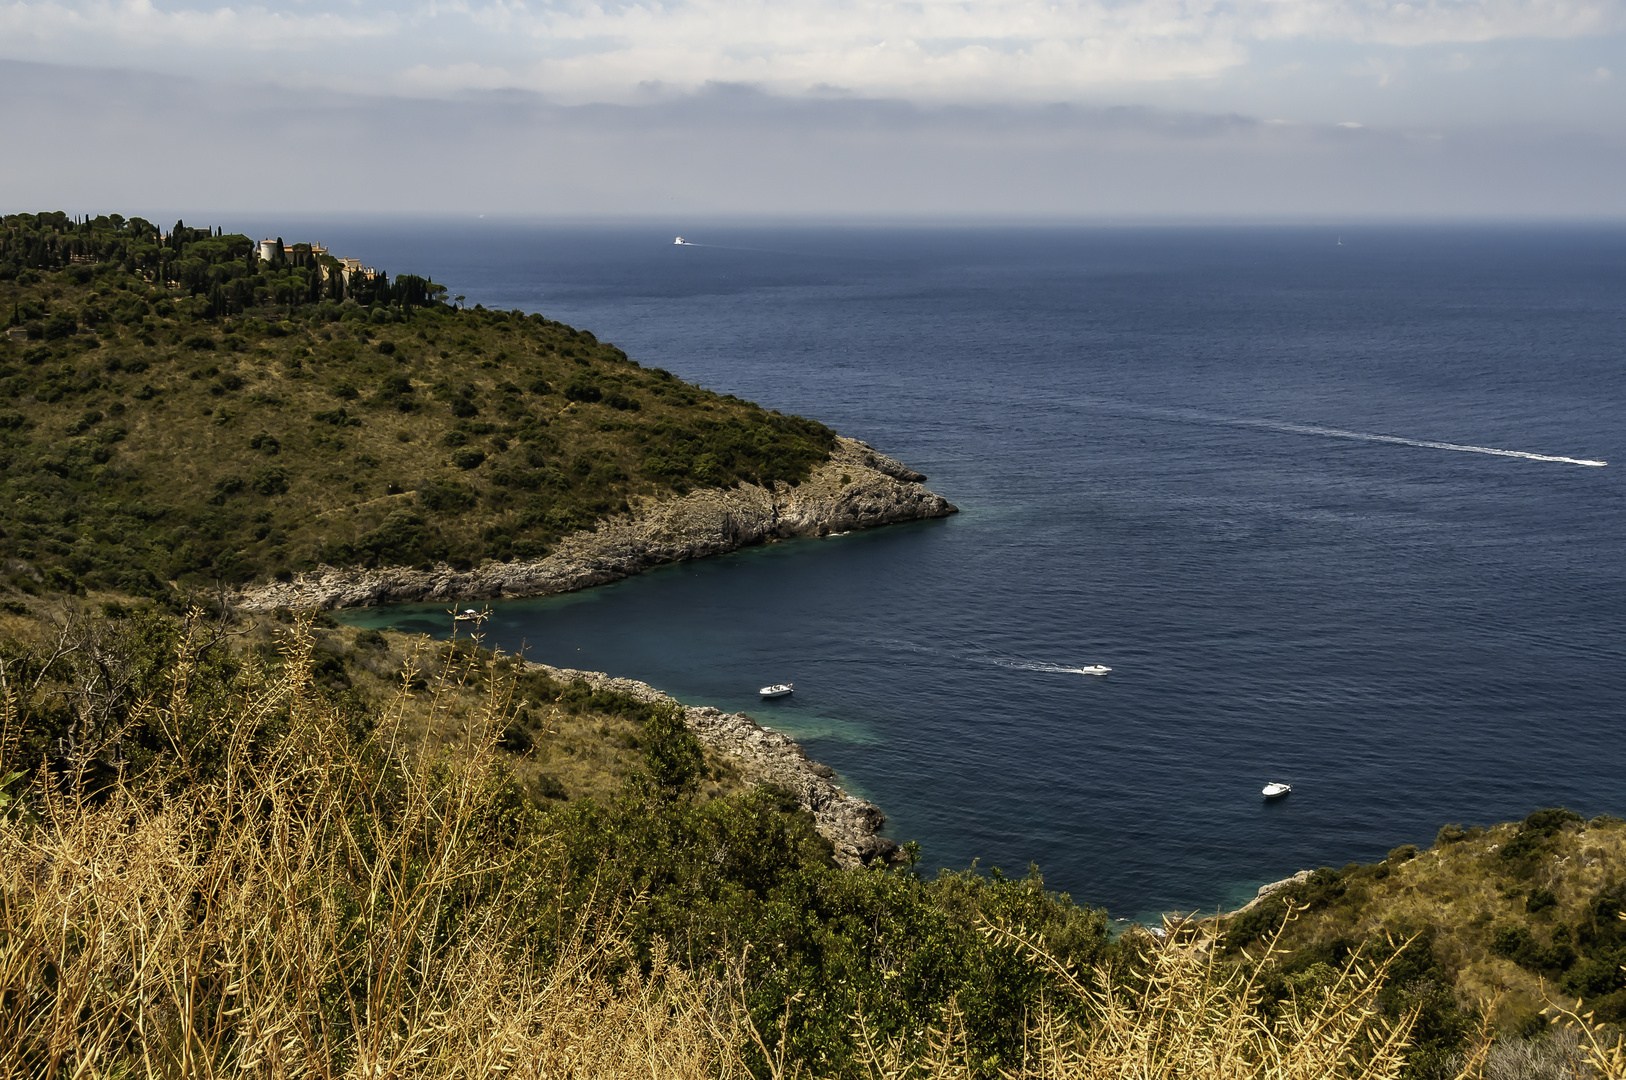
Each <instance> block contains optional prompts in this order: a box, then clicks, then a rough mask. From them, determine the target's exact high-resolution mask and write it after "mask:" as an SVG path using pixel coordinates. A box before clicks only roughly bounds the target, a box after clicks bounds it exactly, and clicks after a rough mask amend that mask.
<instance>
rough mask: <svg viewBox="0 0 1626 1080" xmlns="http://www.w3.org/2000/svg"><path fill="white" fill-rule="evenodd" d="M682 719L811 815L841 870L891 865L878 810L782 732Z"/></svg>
mask: <svg viewBox="0 0 1626 1080" xmlns="http://www.w3.org/2000/svg"><path fill="white" fill-rule="evenodd" d="M528 666H529V667H530V668H531V669H532V670H535V671H541V672H545V673H546V674H547V675H548V676H549V677H550V678H552V679H555V680H557V681H559V682H563V683H569V682H573V681H574V680H576V679H582V680H585V681H586V682H587V684H588V686H590V687H592V688H593V689H594V690H607V691H610V692H613V693H617V694H625V695H627V696H628V697H632V698H635V699H637V700H639V701H646V702H662V703H664V702H672V703H673V704H680V703H678V702H677V701H676V699H675V698H673V697H672V696H671V695H670V694H667V693H665V692H664V691H661V690H657V689H655V688H654V687H653V686H650V685H649V684H648V683H642V682H638V681H637V680H635V679H622V678H617V677H615V676H613V675H606V674H605V673H604V672H602V671H576V670H573V669H571V668H556V667H552V666H551V665H548V664H537V663H531V664H529V665H528ZM682 708H683V713H684V720H685V721H686V722H687V724H688V725H689V730H690V731H693V732H694V734H695V737H696V738H698V739H699V740H700V741H701V742H702V743H703V744H705V745H706V746H708V747H711V748H712V749H714V750H716V751H718V752H719V753H722V754H726V755H727V756H729V757H730V758H732V759H734V761H735V763H736V764H737V765H738V766H739V769H740V773H741V775H742V776H743V777H744V779H745V781H746V782H747V783H750V784H763V783H772V784H778V785H779V786H780V787H783V788H786V789H787V790H789V791H791V792H792V793H793V794H794V795H795V796H796V801H797V803H798V804H799V805H800V806H801V808H802V809H803V810H806V811H808V812H809V813H811V814H812V815H813V822H814V826H815V827H816V828H817V829H818V831H819V834H820V835H821V836H823V837H825V838H826V839H827V840H829V841H830V842H831V843H832V844H833V845H835V858H836V862H837V863H838V864H839V865H841V866H842V867H845V868H847V869H853V868H856V867H860V866H870V865H874V864H877V863H880V864H886V863H890V862H897V861H899V859H900V858H901V850H900V849H899V847H898V845H897V844H895V843H893V842H892V841H891V840H888V839H886V838H885V837H883V836H877V835H876V834H877V833H878V832H880V830H881V827H882V826H884V825H885V824H886V815H885V814H883V813H882V812H881V808H880V807H878V806H876V805H875V804H874V803H872V802H870V801H868V800H867V799H860V798H856V797H855V796H852V795H849V794H848V793H847V792H846V791H844V790H842V788H841V786H840V785H839V784H837V783H836V782H835V775H836V774H835V770H834V769H832V768H830V767H829V766H828V765H821V764H819V763H818V762H816V761H812V760H809V758H808V756H807V753H806V752H805V751H804V750H803V749H802V747H801V745H800V744H798V743H797V742H796V740H795V739H792V738H791V737H790V736H788V735H786V734H784V733H783V732H779V731H774V730H773V729H772V728H765V727H763V726H762V725H761V724H758V723H757V722H756V721H755V720H753V719H751V717H749V716H747V715H746V714H745V713H725V712H722V711H721V710H719V709H714V708H711V707H710V706H705V705H698V706H697V705H683V706H682Z"/></svg>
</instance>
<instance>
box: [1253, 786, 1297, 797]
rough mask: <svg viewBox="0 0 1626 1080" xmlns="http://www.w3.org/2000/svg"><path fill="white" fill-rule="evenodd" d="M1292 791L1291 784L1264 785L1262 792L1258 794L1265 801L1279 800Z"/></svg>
mask: <svg viewBox="0 0 1626 1080" xmlns="http://www.w3.org/2000/svg"><path fill="white" fill-rule="evenodd" d="M1292 790H1293V785H1292V784H1266V785H1265V789H1264V791H1262V792H1260V794H1262V795H1263V796H1264V797H1265V798H1267V799H1279V798H1281V797H1282V796H1283V795H1286V794H1287V793H1288V792H1289V791H1292Z"/></svg>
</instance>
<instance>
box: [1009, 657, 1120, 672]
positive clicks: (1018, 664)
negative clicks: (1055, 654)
mask: <svg viewBox="0 0 1626 1080" xmlns="http://www.w3.org/2000/svg"><path fill="white" fill-rule="evenodd" d="M988 663H990V664H993V665H995V666H996V667H1002V668H1011V669H1013V670H1016V671H1043V672H1048V673H1049V674H1051V675H1094V674H1095V672H1094V671H1093V670H1091V669H1090V668H1088V667H1067V666H1065V665H1062V664H1044V663H1038V662H1035V661H1032V660H1005V659H1003V658H1000V657H989V658H988Z"/></svg>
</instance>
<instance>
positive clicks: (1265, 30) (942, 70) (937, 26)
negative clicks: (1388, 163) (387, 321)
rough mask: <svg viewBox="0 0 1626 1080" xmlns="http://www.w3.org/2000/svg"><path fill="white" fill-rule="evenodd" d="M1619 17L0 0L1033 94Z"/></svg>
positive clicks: (373, 75) (67, 48) (896, 86)
mask: <svg viewBox="0 0 1626 1080" xmlns="http://www.w3.org/2000/svg"><path fill="white" fill-rule="evenodd" d="M1622 27H1626V0H1054V2H1050V0H907V2H903V0H882V2H878V3H877V2H860V0H796V2H786V0H551V2H547V0H536V2H527V0H427V2H420V3H417V4H415V5H405V6H401V5H389V4H385V3H382V2H380V0H355V2H352V3H349V4H345V5H343V6H334V7H321V6H318V5H315V4H311V3H305V2H300V0H283V2H280V3H278V2H272V3H260V4H254V3H226V4H218V3H217V4H208V3H196V4H191V5H189V4H187V3H155V2H153V0H122V2H119V0H13V2H11V3H9V4H7V3H3V2H0V56H5V57H8V58H11V59H22V60H50V61H57V62H80V63H84V62H92V63H106V64H119V65H126V66H132V67H138V68H150V69H157V70H176V69H177V68H180V69H183V70H219V69H220V68H221V67H222V66H224V65H226V64H229V63H231V62H233V61H232V60H231V59H230V58H232V57H240V56H241V55H242V54H244V53H250V54H253V53H259V54H269V55H270V56H272V57H277V62H278V63H285V64H288V65H291V66H292V67H294V68H296V69H298V70H300V71H303V72H308V73H309V76H310V77H312V78H314V79H316V80H319V81H320V82H323V83H325V84H327V85H337V86H351V87H361V86H369V85H370V86H383V87H386V88H390V89H394V90H398V91H406V92H417V93H436V94H439V93H446V92H450V91H454V90H458V89H470V88H473V89H483V88H491V87H496V86H515V87H523V88H528V89H534V90H539V91H543V92H546V93H549V94H551V95H555V96H557V97H558V98H560V99H561V100H595V99H596V100H606V99H620V100H627V99H629V96H630V95H632V94H634V93H635V91H636V88H637V87H638V86H639V85H640V84H647V83H651V82H660V83H664V84H669V85H672V86H677V87H680V88H694V87H698V86H701V85H704V84H706V83H708V82H719V81H721V82H741V83H749V84H752V85H756V86H760V87H763V88H766V89H770V90H773V91H776V92H782V93H798V94H799V93H807V92H809V91H811V90H812V89H813V88H815V87H826V86H840V87H844V88H849V89H852V90H854V91H857V92H860V93H867V94H897V95H904V96H908V97H911V98H919V99H953V98H961V99H964V98H1002V99H1012V100H1035V99H1055V98H1063V99H1067V98H1076V97H1078V96H1079V95H1080V94H1084V93H1088V92H1090V91H1092V90H1095V89H1098V88H1101V87H1110V86H1132V85H1146V84H1155V83H1159V82H1169V81H1178V80H1204V79H1212V78H1215V77H1217V76H1221V75H1223V74H1225V73H1227V72H1231V71H1234V70H1236V69H1238V68H1241V67H1243V66H1244V65H1245V64H1246V63H1247V61H1248V57H1249V49H1250V46H1251V45H1254V44H1256V43H1264V42H1280V41H1301V40H1302V41H1310V42H1347V43H1361V44H1369V45H1385V46H1396V47H1416V46H1425V45H1434V44H1461V43H1475V42H1485V41H1491V40H1498V39H1512V38H1546V39H1561V38H1574V37H1583V36H1587V35H1596V34H1602V33H1610V32H1615V31H1618V30H1620V29H1621V28H1622ZM278 54H281V56H280V57H278ZM223 56H224V57H225V59H223ZM236 62H237V63H241V61H240V60H238V61H236Z"/></svg>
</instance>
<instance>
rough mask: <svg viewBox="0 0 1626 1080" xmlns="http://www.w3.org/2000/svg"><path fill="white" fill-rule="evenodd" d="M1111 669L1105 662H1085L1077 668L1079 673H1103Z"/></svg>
mask: <svg viewBox="0 0 1626 1080" xmlns="http://www.w3.org/2000/svg"><path fill="white" fill-rule="evenodd" d="M1111 670H1112V669H1111V668H1109V667H1107V666H1106V665H1105V664H1085V665H1084V666H1083V667H1081V668H1079V669H1078V673H1079V674H1080V675H1105V674H1106V673H1107V672H1109V671H1111Z"/></svg>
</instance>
